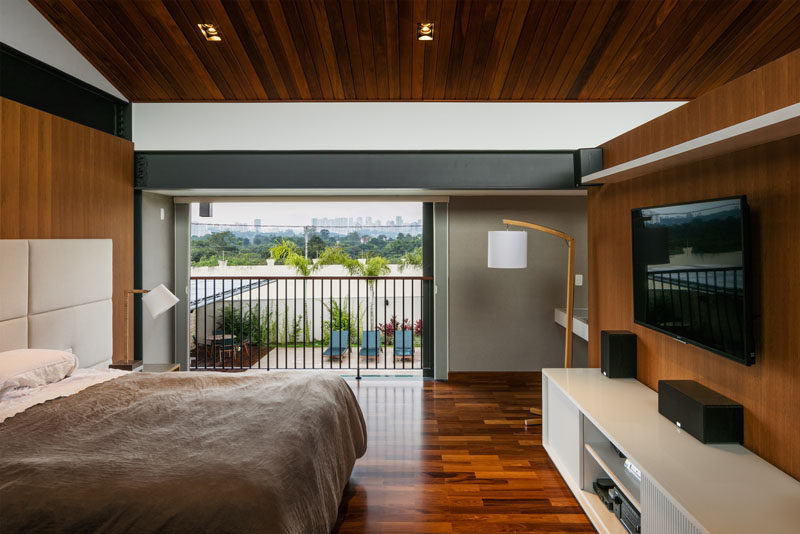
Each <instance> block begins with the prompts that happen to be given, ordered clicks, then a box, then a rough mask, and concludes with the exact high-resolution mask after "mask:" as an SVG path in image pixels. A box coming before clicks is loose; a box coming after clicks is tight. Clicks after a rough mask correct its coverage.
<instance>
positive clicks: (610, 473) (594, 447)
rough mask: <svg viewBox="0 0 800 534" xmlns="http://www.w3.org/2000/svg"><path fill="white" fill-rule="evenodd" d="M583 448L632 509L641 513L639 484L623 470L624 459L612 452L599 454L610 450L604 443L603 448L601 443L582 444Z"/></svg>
mask: <svg viewBox="0 0 800 534" xmlns="http://www.w3.org/2000/svg"><path fill="white" fill-rule="evenodd" d="M583 446H584V447H585V448H586V452H588V453H589V455H590V456H591V457H592V458H593V459H594V461H595V462H597V465H598V466H599V467H600V469H602V470H603V473H604V474H605V475H606V477H607V478H610V479H611V480H613V481H614V484H616V485H617V487H618V488H619V489H621V490H622V493H624V494H625V496H626V497H627V498H628V500H629V501H631V503H632V504H633V506H634V508H636V509H637V510H639V511H640V512H641V510H642V505H641V504H640V503H639V495H641V483H640V482H639V481H638V480H637V479H636V478H634V477H633V476H632V475H631V474H629V473H628V470H627V469H625V465H624V462H625V459H624V458H619V457H618V456H616V453H614V452H613V451H612V452H610V453H609V452H606V453H605V454H601V452H600V451H605V450H606V448H608V449H610V447H609V444H608V443H606V444H605V446H604V445H603V444H601V443H584V445H583ZM615 456H616V457H615ZM598 478H599V477H598Z"/></svg>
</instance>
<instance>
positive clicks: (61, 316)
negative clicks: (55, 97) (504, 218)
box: [0, 240, 367, 534]
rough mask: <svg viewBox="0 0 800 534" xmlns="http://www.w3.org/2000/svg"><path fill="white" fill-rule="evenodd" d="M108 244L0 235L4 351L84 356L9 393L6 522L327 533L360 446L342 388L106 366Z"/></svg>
mask: <svg viewBox="0 0 800 534" xmlns="http://www.w3.org/2000/svg"><path fill="white" fill-rule="evenodd" d="M111 255H112V247H111V241H109V240H0V352H4V351H12V352H14V353H15V354H14V355H12V352H8V353H6V354H5V356H4V357H5V358H8V359H7V360H6V362H7V363H8V362H11V361H12V359H13V358H16V359H15V360H14V361H17V362H18V361H19V360H20V358H19V351H17V350H16V349H54V350H57V351H70V352H72V353H73V354H74V355H75V356H77V357H78V364H79V368H78V369H77V370H74V371H73V369H74V360H73V358H72V357H71V356H70V355H68V354H67V355H63V354H62V355H61V357H62V358H66V359H67V360H68V365H67V366H66V370H64V371H63V374H62V375H61V376H65V375H66V374H67V373H68V372H69V371H73V374H72V375H71V376H69V377H68V378H64V379H61V380H59V381H56V382H52V383H49V384H47V385H41V386H38V387H20V386H17V387H16V389H11V390H6V391H5V392H3V393H2V394H0V480H2V481H3V482H2V484H0V502H2V503H3V505H2V506H0V525H2V530H3V532H4V533H5V532H8V533H26V534H27V533H28V532H39V531H46V532H63V533H65V534H66V533H72V532H96V531H104V532H174V533H180V534H183V533H185V532H198V531H199V532H203V531H208V532H211V531H213V532H256V531H259V532H265V531H269V532H275V533H282V534H309V533H320V534H323V533H326V532H329V531H330V529H331V527H332V526H333V525H334V523H335V520H336V517H337V511H338V506H339V501H340V498H341V495H342V490H343V488H344V487H345V485H346V484H347V480H348V479H349V476H350V473H351V472H352V469H353V466H354V464H355V461H356V458H358V457H360V456H362V455H363V454H364V452H365V450H366V439H367V436H366V425H365V423H364V417H363V414H362V413H361V410H360V408H359V406H358V402H357V400H356V399H355V396H354V395H353V392H352V391H351V390H350V387H349V386H348V385H347V383H346V382H345V381H344V380H343V379H342V378H340V377H336V376H334V375H331V374H327V373H311V374H308V375H305V374H303V375H301V374H297V373H291V372H269V373H253V374H246V375H245V374H242V375H230V374H226V373H138V372H137V373H130V372H124V371H113V370H109V369H108V363H109V362H110V360H111V356H112V346H113V343H112V339H113V337H112V306H111V297H112V287H113V286H112V278H113V277H112V267H111ZM34 352H40V353H41V352H45V351H24V353H23V354H24V356H23V357H22V360H23V362H24V363H23V368H24V367H25V364H27V362H28V361H30V362H34V361H35V360H36V359H37V358H36V357H34V356H29V354H31V353H34ZM28 358H30V360H28ZM9 369H11V372H10V375H9V376H11V377H12V378H13V377H19V376H20V375H19V373H17V368H16V367H12V366H9ZM37 369H38V368H37ZM26 372H27V371H26ZM14 373H17V374H14ZM59 378H60V377H59ZM33 383H34V384H40V383H42V382H41V381H36V382H33ZM0 391H3V388H0ZM232 452H234V454H231V453H232ZM243 497H247V498H243ZM120 503H124V505H122V506H121V505H120ZM254 503H255V506H253V504H254Z"/></svg>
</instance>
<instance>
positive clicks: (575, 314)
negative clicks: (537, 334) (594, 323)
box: [553, 308, 589, 341]
mask: <svg viewBox="0 0 800 534" xmlns="http://www.w3.org/2000/svg"><path fill="white" fill-rule="evenodd" d="M553 318H554V319H555V321H556V324H560V325H561V326H563V327H564V328H566V327H567V309H566V308H556V309H555V312H554V313H553ZM572 333H573V334H574V335H576V336H578V337H579V338H581V339H585V340H586V341H589V309H588V308H575V309H573V310H572Z"/></svg>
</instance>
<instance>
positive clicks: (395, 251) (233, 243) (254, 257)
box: [191, 230, 422, 267]
mask: <svg viewBox="0 0 800 534" xmlns="http://www.w3.org/2000/svg"><path fill="white" fill-rule="evenodd" d="M289 243H291V244H292V245H294V246H295V247H296V248H294V250H296V251H297V252H298V254H302V256H303V257H304V258H305V239H304V237H303V236H289V237H287V236H282V235H278V234H256V235H255V236H253V237H252V238H250V237H244V236H239V235H236V234H235V233H233V232H231V231H225V232H216V233H213V234H207V235H205V236H192V246H191V260H192V266H195V267H199V266H214V265H217V262H218V261H219V260H222V259H225V260H227V261H228V265H263V264H265V263H266V260H267V259H270V258H272V257H273V256H272V255H271V254H270V251H271V250H272V249H274V248H275V247H276V246H278V245H287V244H289ZM330 249H336V250H339V251H341V252H342V253H344V254H346V255H347V256H349V257H351V258H366V259H369V258H375V257H380V258H382V259H384V260H385V261H386V262H387V263H403V262H404V261H405V263H410V264H416V260H417V256H418V257H419V264H420V265H421V263H422V261H421V259H422V236H421V235H411V234H403V233H399V234H397V237H396V238H390V237H387V236H384V235H379V236H377V237H369V236H361V235H360V234H359V233H358V232H351V233H349V234H347V235H346V236H341V235H336V234H331V233H330V232H329V231H328V230H321V231H320V232H316V233H314V234H312V235H311V236H309V239H308V259H309V260H311V259H319V258H321V257H322V256H323V255H324V253H325V251H326V250H330ZM275 259H276V263H277V264H282V263H285V262H286V260H287V258H285V257H281V258H275Z"/></svg>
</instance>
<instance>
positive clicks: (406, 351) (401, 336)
mask: <svg viewBox="0 0 800 534" xmlns="http://www.w3.org/2000/svg"><path fill="white" fill-rule="evenodd" d="M394 355H395V357H397V356H403V357H405V356H413V355H414V333H413V332H412V331H411V330H396V331H395V333H394Z"/></svg>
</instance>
